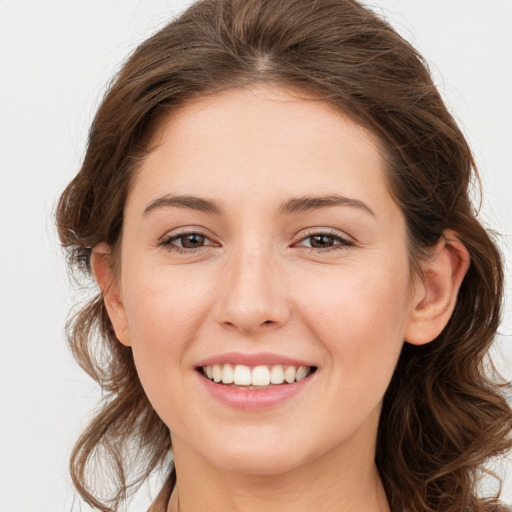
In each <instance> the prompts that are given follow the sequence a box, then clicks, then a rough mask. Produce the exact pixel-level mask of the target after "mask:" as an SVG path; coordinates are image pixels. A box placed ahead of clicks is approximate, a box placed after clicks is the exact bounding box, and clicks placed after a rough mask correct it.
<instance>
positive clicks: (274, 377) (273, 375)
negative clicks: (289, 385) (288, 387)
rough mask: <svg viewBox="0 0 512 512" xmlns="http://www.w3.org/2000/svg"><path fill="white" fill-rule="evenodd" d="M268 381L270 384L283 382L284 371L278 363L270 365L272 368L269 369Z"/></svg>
mask: <svg viewBox="0 0 512 512" xmlns="http://www.w3.org/2000/svg"><path fill="white" fill-rule="evenodd" d="M270 382H271V383H272V384H282V383H283V382H284V371H283V367H282V366H281V365H280V364H276V365H275V366H272V370H270Z"/></svg>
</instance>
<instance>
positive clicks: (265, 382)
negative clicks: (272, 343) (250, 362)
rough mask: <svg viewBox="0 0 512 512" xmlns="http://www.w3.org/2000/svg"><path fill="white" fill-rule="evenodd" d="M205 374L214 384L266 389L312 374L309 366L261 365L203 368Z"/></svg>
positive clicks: (224, 365)
mask: <svg viewBox="0 0 512 512" xmlns="http://www.w3.org/2000/svg"><path fill="white" fill-rule="evenodd" d="M203 373H204V374H205V375H206V377H208V379H210V380H213V382H217V383H218V382H222V383H223V384H234V385H236V386H250V387H251V388H252V386H256V387H258V386H259V387H265V386H269V385H270V384H274V385H278V384H283V383H288V384H291V383H292V382H299V381H300V380H302V379H305V378H306V377H307V376H308V375H309V374H310V373H311V368H310V367H309V366H298V367H295V366H285V367H284V366H282V365H280V364H276V365H272V366H267V365H260V366H255V367H253V368H251V367H249V366H246V365H244V364H237V365H235V367H233V365H231V364H214V365H210V366H204V367H203Z"/></svg>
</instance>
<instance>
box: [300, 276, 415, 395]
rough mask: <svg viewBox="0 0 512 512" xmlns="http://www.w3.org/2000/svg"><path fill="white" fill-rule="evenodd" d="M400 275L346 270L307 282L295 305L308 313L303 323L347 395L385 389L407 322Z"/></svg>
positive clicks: (405, 296)
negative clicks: (306, 286)
mask: <svg viewBox="0 0 512 512" xmlns="http://www.w3.org/2000/svg"><path fill="white" fill-rule="evenodd" d="M376 268H377V267H376ZM404 274H405V273H404V272H403V271H402V272H401V273H400V272H396V271H395V272H393V271H392V270H391V269H384V271H380V272H376V271H374V272H371V271H368V270H366V271H362V269H361V271H359V269H358V270H357V271H356V269H354V268H351V269H344V271H343V272H340V273H339V274H338V275H337V276H335V277H334V278H333V276H332V275H331V276H328V277H326V278H325V279H316V280H315V281H314V282H313V283H314V284H313V285H311V282H310V285H309V286H308V288H307V293H305V291H306V290H304V293H303V294H302V296H303V297H304V301H303V303H302V304H301V306H300V307H299V309H301V310H302V311H305V312H307V314H305V315H304V319H305V321H306V322H307V324H308V325H307V326H308V328H309V330H310V331H312V332H313V333H314V338H315V339H317V340H319V341H320V342H321V343H322V345H323V346H322V349H323V351H324V353H325V362H326V364H327V365H328V366H331V368H330V369H331V370H332V371H333V373H334V374H335V375H336V377H335V379H334V382H336V385H340V384H341V386H342V388H343V389H344V390H345V391H347V394H345V396H350V392H353V393H352V396H357V395H359V396H360V393H361V391H363V392H366V391H367V392H368V393H370V394H374V393H377V395H376V396H378V395H379V394H383V393H384V392H385V389H386V388H387V385H388V383H389V380H390V379H391V376H392V374H393V371H394V368H395V366H396V363H397V360H398V356H399V354H400V350H401V348H402V345H403V341H404V340H403V336H404V332H405V326H406V322H407V314H408V293H407V291H408V279H407V278H406V276H405V275H404ZM299 295H300V294H299Z"/></svg>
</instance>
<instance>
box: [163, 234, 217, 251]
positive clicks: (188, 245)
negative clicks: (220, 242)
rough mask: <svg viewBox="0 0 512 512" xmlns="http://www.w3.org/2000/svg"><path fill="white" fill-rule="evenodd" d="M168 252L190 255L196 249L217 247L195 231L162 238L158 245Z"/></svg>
mask: <svg viewBox="0 0 512 512" xmlns="http://www.w3.org/2000/svg"><path fill="white" fill-rule="evenodd" d="M159 245H161V246H163V247H165V248H166V249H168V250H169V251H176V252H179V253H190V252H194V250H196V249H201V248H202V247H205V246H212V245H217V244H215V243H213V242H212V241H211V240H210V239H209V238H208V237H207V236H206V235H204V234H203V233H199V232H196V231H191V232H186V233H178V234H175V235H172V236H169V237H166V238H164V239H163V240H162V241H161V242H160V244H159Z"/></svg>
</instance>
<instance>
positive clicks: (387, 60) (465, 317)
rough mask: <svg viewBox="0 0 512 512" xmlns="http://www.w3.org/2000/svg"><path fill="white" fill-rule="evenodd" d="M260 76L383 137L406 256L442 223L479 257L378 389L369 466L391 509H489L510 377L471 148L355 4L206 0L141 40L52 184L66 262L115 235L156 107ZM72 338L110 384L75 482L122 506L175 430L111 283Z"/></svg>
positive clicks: (82, 442)
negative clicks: (427, 339) (480, 489)
mask: <svg viewBox="0 0 512 512" xmlns="http://www.w3.org/2000/svg"><path fill="white" fill-rule="evenodd" d="M256 82H260V83H266V84H270V85H272V84H276V85H282V86H285V87H290V88H293V89H294V90H298V91H304V92H305V93H307V94H308V95H313V96H314V97H316V98H318V99H319V101H326V102H327V103H329V104H330V105H332V106H333V107H335V108H338V109H340V110H341V111H343V112H344V113H346V114H348V115H349V116H350V117H351V118H352V119H354V120H355V121H356V122H358V123H360V124H361V125H363V126H365V127H367V128H369V129H370V130H372V131H373V132H374V133H375V134H377V136H378V137H379V139H380V141H381V146H382V151H383V154H384V155H385V157H386V158H387V160H388V162H389V184H390V190H391V192H392V195H393V197H394V199H395V200H396V201H397V203H398V204H399V205H400V207H401V209H402V211H403V213H404V215H405V218H406V222H407V229H408V242H409V247H410V255H411V266H412V268H413V269H414V270H417V269H418V268H419V262H420V261H421V259H422V258H424V257H426V254H427V253H428V249H429V248H431V247H433V246H434V245H435V244H436V243H437V242H438V240H439V239H440V237H441V236H442V234H443V230H445V229H447V228H451V229H453V230H454V231H456V232H457V233H458V236H459V237H460V239H461V240H462V241H463V243H464V245H465V246H466V248H467V249H468V251H469V253H470V256H471V266H470V269H469V271H468V273H467V275H466V277H465V279H464V281H463V283H462V287H461V289H460V292H459V296H458V300H457V304H456V307H455V311H454V313H453V315H452V317H451V319H450V321H449V323H448V325H447V326H446V328H445V329H444V331H443V332H442V333H441V335H440V336H439V337H438V338H437V339H436V340H434V341H433V342H431V343H429V344H427V345H425V346H422V347H416V346H412V345H409V344H407V343H405V344H404V347H403V351H402V354H401V356H400V360H399V362H398V366H397V368H396V371H395V373H394V376H393V379H392V382H391V384H390V386H389V388H388V390H387V392H386V395H385V397H384V403H383V409H382V415H381V421H380V425H379V431H378V444H377V453H376V462H377V466H378V469H379V471H380V474H381V477H382V480H383V482H384V486H385V489H386V492H387V494H388V498H389V500H390V503H391V505H392V508H393V509H401V508H407V509H408V510H410V511H411V512H431V511H437V510H443V511H444V512H460V511H462V510H464V511H465V510H472V511H483V510H492V509H493V507H494V506H497V503H498V502H497V499H496V498H489V499H487V500H484V499H480V498H478V497H477V494H476V484H477V482H478V479H479V477H480V476H481V474H482V472H483V471H484V466H483V464H484V463H485V462H486V461H487V460H488V459H489V458H490V457H493V456H497V455H499V454H502V453H504V452H505V451H506V450H508V449H510V447H511V440H510V437H509V435H510V431H511V428H512V412H511V410H510V407H509V405H508V404H507V401H506V399H505V394H504V385H503V384H502V383H501V384H500V381H499V378H498V376H497V375H496V374H495V373H492V374H491V373H490V372H489V371H485V366H486V359H485V356H486V354H487V352H488V349H489V347H490V345H491V343H492V341H493V339H494V336H495V333H496V330H497V328H498V325H499V322H500V307H501V300H502V293H503V270H502V262H501V258H500V254H499V252H498V250H497V248H496V246H495V244H494V243H493V241H492V240H491V238H490V236H489V234H488V233H487V232H486V230H485V229H483V228H482V226H481V225H480V223H479V222H478V221H477V220H476V217H475V211H474V209H473V207H472V204H471V201H470V199H469V196H468V193H469V189H470V186H471V184H472V180H473V178H474V176H475V174H476V171H475V165H474V162H473V157H472V154H471V151H470V149H469V147H468V145H467V142H466V141H465V139H464V137H463V135H462V133H461V131H460V130H459V128H458V127H457V125H456V123H455V121H454V120H453V118H452V117H451V115H450V114H449V112H448V111H447V109H446V107H445V105H444V104H443V101H442V99H441V97H440V95H439V93H438V91H437V90H436V88H435V86H434V85H433V83H432V80H431V78H430V75H429V73H428V70H427V67H426V65H425V63H424V62H423V60H422V58H421V56H420V55H419V54H418V53H417V52H416V51H415V50H414V49H413V48H412V47H411V46H410V45H409V44H408V43H407V42H406V41H404V40H403V39H402V38H401V37H400V36H399V35H398V34H397V33H396V32H395V31H394V30H393V29H392V28H391V27H390V26H389V25H388V23H386V22H385V21H384V20H382V19H380V18H379V17H378V16H376V15H375V14H374V13H373V12H371V11H369V10H367V9H365V8H363V7H362V6H361V5H360V4H358V3H357V2H355V1H353V0H201V1H199V2H197V3H195V4H193V5H192V6H191V7H190V8H189V9H188V10H186V11H185V12H184V13H183V14H181V16H179V17H178V18H177V19H175V20H173V21H172V22H171V23H169V24H168V25H167V26H166V27H164V28H163V29H162V30H160V31H159V32H158V33H156V34H155V35H154V36H152V37H151V38H149V39H148V40H146V41H145V42H144V43H143V44H141V45H140V46H139V47H138V48H137V50H136V51H135V52H134V53H133V55H132V56H131V58H130V59H129V60H128V61H127V62H126V64H125V65H124V67H123V68H122V70H121V71H120V73H119V75H118V76H117V78H116V79H115V81H114V82H113V84H112V85H111V87H110V89H109V91H108V92H107V94H106V96H105V98H104V100H103V102H102V104H101V106H100V108H99V110H98V112H97V114H96V117H95V119H94V122H93V124H92V128H91V131H90V136H89V141H88V147H87V152H86V155H85V159H84V162H83V166H82V169H81V171H80V172H79V174H78V175H77V176H76V177H75V179H74V180H73V181H72V182H71V183H70V184H69V186H68V187H67V188H66V190H65V191H64V193H63V194H62V197H61V198H60V202H59V205H58V210H57V223H58V229H59V235H60V238H61V241H62V244H63V246H64V247H65V248H66V249H67V251H68V256H69V261H70V264H71V266H72V267H79V268H82V269H84V270H86V271H87V270H88V264H89V258H90V254H91V250H92V249H91V248H92V247H94V246H95V245H97V244H99V243H101V242H106V243H108V244H109V245H110V246H111V247H114V248H115V247H117V246H118V243H119V240H120V237H121V233H122V223H123V208H124V204H125V201H126V197H127V194H128V191H129V187H130V183H131V178H132V175H133V173H134V172H135V171H136V170H137V168H138V166H139V164H140V161H141V159H142V158H144V155H145V154H146V153H147V151H148V150H149V149H148V141H149V140H150V138H151V135H152V133H153V131H154V129H155V128H156V127H157V126H158V123H159V121H160V120H161V119H162V117H163V116H164V115H168V114H169V112H171V111H172V110H173V109H175V108H178V107H179V106H182V105H183V104H184V103H185V102H187V101H189V100H192V99H193V98H195V97H198V96H202V95H205V94H213V93H215V92H219V91H222V90H226V89H230V88H233V87H242V86H246V85H249V84H252V83H256ZM68 335H69V342H70V344H71V348H72V350H73V353H74V355H75V357H76V359H77V360H78V362H79V364H80V365H81V366H82V367H83V368H84V369H85V371H86V372H88V373H89V375H91V376H92V377H93V378H94V379H95V380H96V381H97V382H98V383H99V384H100V386H101V387H102V389H103V390H104V400H103V403H102V406H101V409H100V410H99V412H98V413H97V414H96V416H95V417H94V419H93V420H92V422H91V424H90V425H89V427H88V428H87V429H86V431H85V432H84V433H83V434H82V436H81V437H80V439H79V440H78V442H77V444H76V446H75V448H74V451H73V454H72V458H71V474H72V478H73V481H74V484H75V486H76V488H77V489H78V491H79V493H80V494H81V496H82V497H83V498H84V499H85V501H87V502H88V503H89V504H90V505H92V506H94V507H96V508H97V509H99V510H101V511H104V512H106V511H111V510H117V508H118V505H119V503H120V502H121V501H122V500H124V499H126V498H127V497H128V495H129V494H130V492H131V490H133V489H135V488H136V487H137V486H138V485H140V484H141V483H142V482H143V481H144V480H145V479H146V478H147V477H148V476H149V475H150V474H151V472H152V471H153V470H155V469H156V468H157V467H159V466H161V465H162V464H163V465H167V464H171V463H170V459H169V454H170V450H171V444H170V436H169V432H168V429H167V427H166V426H165V425H164V423H163V422H162V421H161V420H160V418H159V417H158V416H157V414H156V412H155V411H154V410H153V408H152V407H151V405H150V404H149V402H148V400H147V398H146V396H145V394H144V392H143V389H142V387H141V384H140V382H139V380H138V377H137V372H136V370H135V366H134V362H133V357H132V353H131V349H130V348H127V347H125V346H123V345H122V344H121V343H120V342H118V341H117V339H116V337H115V335H114V332H113V329H112V326H111V323H110V320H109V318H108V315H107V313H106V310H105V306H104V304H103V300H102V296H101V294H100V295H98V296H97V297H96V298H94V299H93V300H91V301H90V302H89V303H88V304H86V305H85V306H84V307H83V308H82V310H81V311H79V312H78V313H77V314H76V315H75V316H74V317H72V318H71V320H70V322H69V324H68ZM133 461H137V464H133ZM100 469H101V471H103V473H101V474H103V475H104V474H105V472H106V471H107V469H110V470H111V471H112V480H111V484H112V492H111V494H110V495H109V496H104V497H100V496H99V495H98V494H96V493H98V491H97V490H95V488H94V481H93V479H90V478H89V477H90V476H91V475H92V476H94V474H97V473H99V472H100ZM171 478H173V477H171ZM169 485H170V487H172V485H173V483H172V481H171V483H170V484H169Z"/></svg>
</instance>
